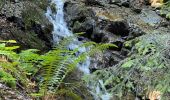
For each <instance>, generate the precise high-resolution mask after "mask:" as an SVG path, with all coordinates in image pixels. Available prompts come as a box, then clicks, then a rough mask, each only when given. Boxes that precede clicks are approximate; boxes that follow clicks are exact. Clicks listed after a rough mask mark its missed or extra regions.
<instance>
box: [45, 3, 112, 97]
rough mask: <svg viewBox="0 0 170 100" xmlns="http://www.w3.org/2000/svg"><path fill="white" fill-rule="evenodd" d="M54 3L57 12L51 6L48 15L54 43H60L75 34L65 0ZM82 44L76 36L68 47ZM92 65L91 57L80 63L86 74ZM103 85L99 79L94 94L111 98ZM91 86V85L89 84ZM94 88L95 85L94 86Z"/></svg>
mask: <svg viewBox="0 0 170 100" xmlns="http://www.w3.org/2000/svg"><path fill="white" fill-rule="evenodd" d="M51 3H52V4H55V8H56V9H57V12H52V10H51V8H50V7H48V8H47V13H46V16H47V18H48V19H49V21H50V22H51V23H52V24H53V27H54V30H53V42H54V44H56V43H59V41H60V39H62V38H66V37H69V36H73V33H72V32H71V31H70V30H69V29H68V27H67V24H66V22H65V21H64V12H63V7H64V1H63V0H52V1H51ZM80 44H82V43H81V41H78V40H77V39H76V38H75V39H74V40H73V41H72V43H70V44H69V45H68V49H70V50H73V49H75V48H78V46H79V45H80ZM78 52H79V53H83V52H86V48H85V47H81V48H79V50H78ZM89 66H90V58H89V57H87V59H86V61H85V62H84V63H81V64H79V65H78V68H79V69H80V71H82V72H84V74H90V70H89ZM101 86H104V85H103V83H102V80H99V84H98V85H97V86H95V93H93V94H94V96H96V95H99V94H100V97H101V98H102V100H109V98H110V95H109V94H108V93H107V92H106V91H104V93H103V91H102V90H101ZM89 87H90V86H89ZM93 88H94V87H93ZM95 98H96V100H98V97H95Z"/></svg>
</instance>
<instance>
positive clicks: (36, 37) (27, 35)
mask: <svg viewBox="0 0 170 100" xmlns="http://www.w3.org/2000/svg"><path fill="white" fill-rule="evenodd" d="M140 1H142V0H140ZM143 1H144V0H143ZM47 6H49V2H47V1H46V0H37V1H34V0H33V1H32V0H28V1H26V0H22V1H20V0H6V1H3V0H2V1H0V39H1V40H9V39H14V40H17V42H18V44H20V45H21V47H22V48H24V49H26V48H36V49H40V50H43V51H44V50H45V51H48V50H49V49H51V47H52V30H53V27H52V23H50V21H49V20H48V19H47V18H46V16H45V13H46V11H47V9H46V8H47ZM167 15H168V10H167V9H165V11H161V9H155V8H152V7H150V5H149V4H148V2H138V0H135V1H133V0H65V4H64V18H65V21H66V23H67V26H68V28H69V30H71V31H72V32H73V33H82V32H83V33H84V34H83V35H81V36H79V37H78V40H79V41H94V42H96V43H111V44H116V45H117V46H118V47H117V48H109V50H107V51H106V52H104V53H103V54H96V55H95V56H93V57H92V58H91V64H90V72H91V73H92V74H90V76H88V75H87V76H86V77H87V79H86V78H85V79H84V81H85V82H86V83H88V85H90V86H91V87H95V88H90V87H86V86H87V85H85V84H83V85H82V86H81V89H79V90H77V94H79V95H80V96H81V97H82V98H83V99H87V100H91V99H93V97H94V95H93V96H92V95H91V94H90V93H94V94H96V95H95V96H96V98H97V99H102V98H103V97H102V95H103V94H105V93H108V94H109V95H111V96H110V99H111V100H119V99H120V100H141V99H148V98H149V96H148V94H149V91H150V90H153V91H155V90H158V91H160V92H161V93H164V95H165V96H164V97H167V98H168V96H169V92H167V91H166V89H163V90H162V87H163V86H165V85H167V87H168V84H169V81H165V82H164V80H165V79H166V78H167V77H168V75H166V73H169V72H168V69H169V67H168V66H169V58H170V54H169V50H170V48H169V47H170V46H169V45H168V44H167V43H168V41H169V40H170V22H169V20H168V19H166V18H165V16H166V17H167V18H168V16H167ZM155 67H156V68H155ZM157 67H158V68H157ZM151 68H152V69H151ZM80 74H81V72H80V71H76V72H75V73H72V74H71V75H70V76H69V77H68V78H66V79H65V80H67V81H68V80H69V81H70V80H74V81H75V80H76V81H80ZM161 82H164V83H161ZM1 86H2V88H3V89H5V88H7V87H6V86H4V85H1ZM96 86H98V87H97V88H96ZM152 86H153V87H152ZM3 89H2V90H3ZM8 89H9V88H8ZM9 90H10V89H9ZM10 91H12V92H10ZM10 91H7V92H5V93H2V94H9V95H11V96H12V97H14V98H20V99H22V100H23V99H24V98H25V100H28V98H29V97H28V96H26V93H23V94H21V93H20V92H16V90H10ZM89 91H90V92H89ZM9 92H10V93H9ZM14 93H17V94H18V95H16V97H15V96H13V95H14ZM0 96H1V97H3V95H0ZM6 97H7V98H10V97H8V96H6ZM3 98H5V97H3ZM59 99H60V98H59ZM103 100H106V98H105V99H103Z"/></svg>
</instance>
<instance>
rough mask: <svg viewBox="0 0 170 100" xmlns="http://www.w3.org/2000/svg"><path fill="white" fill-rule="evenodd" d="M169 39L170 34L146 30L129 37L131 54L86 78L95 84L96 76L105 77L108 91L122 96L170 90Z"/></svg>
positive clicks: (97, 77)
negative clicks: (138, 35) (138, 34)
mask: <svg viewBox="0 0 170 100" xmlns="http://www.w3.org/2000/svg"><path fill="white" fill-rule="evenodd" d="M169 40H170V37H169V35H168V34H147V35H144V36H141V37H139V38H136V39H134V40H131V41H128V42H127V43H125V46H130V48H132V50H131V52H130V53H129V57H128V58H126V59H124V60H123V61H121V62H119V63H118V64H117V65H115V66H113V67H111V68H106V69H103V70H98V71H96V72H94V73H93V74H92V75H91V76H87V78H85V81H86V82H87V83H90V84H91V85H92V86H96V84H98V82H97V80H103V82H104V85H105V87H109V88H107V91H108V92H109V93H112V94H113V93H114V94H115V95H116V96H119V97H120V98H122V97H123V96H124V95H126V94H127V93H134V95H138V96H143V97H145V96H146V92H147V91H150V90H157V91H160V92H161V93H162V94H164V95H166V94H169V93H170V92H169V84H170V80H169V78H168V77H169V75H170V72H169V70H170V69H169V68H170V67H169V66H170V63H169V62H170V60H169V57H170V55H169V50H170V48H169V45H168V41H169ZM164 97H165V98H166V96H164ZM122 99H123V98H122Z"/></svg>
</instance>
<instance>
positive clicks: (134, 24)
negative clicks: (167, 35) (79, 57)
mask: <svg viewBox="0 0 170 100" xmlns="http://www.w3.org/2000/svg"><path fill="white" fill-rule="evenodd" d="M145 3H146V2H145V1H144V0H135V2H132V0H130V1H129V0H111V1H109V0H74V1H73V0H67V1H66V3H65V19H66V21H67V23H68V26H69V28H70V29H71V30H72V31H73V32H74V33H79V32H84V38H88V39H89V40H92V41H95V42H97V43H114V44H116V45H118V48H113V50H110V51H107V52H106V54H103V55H98V56H96V57H94V59H92V62H93V63H92V65H91V69H92V70H96V69H102V68H105V67H110V66H112V65H115V64H117V63H118V62H119V61H121V60H122V59H124V58H125V57H126V56H127V53H128V52H129V51H128V50H127V49H126V48H124V47H123V43H124V42H125V41H127V40H130V39H133V38H135V37H138V36H141V35H142V34H147V33H152V32H153V31H156V30H155V29H156V28H158V27H159V29H158V31H159V32H161V31H167V30H164V28H163V27H164V26H166V24H168V22H167V21H166V20H165V19H163V18H161V17H160V16H159V15H157V14H156V12H155V11H152V10H150V9H148V8H143V9H142V7H139V6H140V5H141V6H142V5H144V4H145ZM129 5H130V8H129ZM137 8H140V9H137ZM134 10H139V11H140V13H136V11H135V12H134ZM137 12H138V11H137ZM108 55H109V56H108ZM108 57H111V58H109V59H108ZM102 62H105V63H103V64H101V63H102ZM108 63H109V64H108Z"/></svg>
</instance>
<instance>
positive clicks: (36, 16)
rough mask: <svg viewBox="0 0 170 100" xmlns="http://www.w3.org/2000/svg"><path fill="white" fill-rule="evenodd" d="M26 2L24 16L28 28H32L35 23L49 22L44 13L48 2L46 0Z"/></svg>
mask: <svg viewBox="0 0 170 100" xmlns="http://www.w3.org/2000/svg"><path fill="white" fill-rule="evenodd" d="M38 1H39V2H38ZM24 4H25V5H24V6H25V10H24V11H23V12H22V17H23V20H24V23H25V27H26V28H28V29H29V28H31V26H32V24H33V23H37V24H42V23H46V22H47V19H46V18H45V16H44V13H45V11H46V8H47V5H48V3H47V2H45V0H42V1H40V0H36V1H35V0H29V1H25V3H24Z"/></svg>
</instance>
